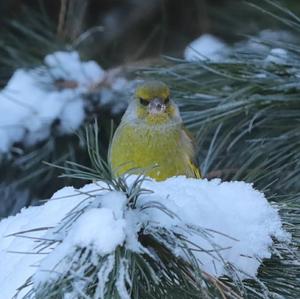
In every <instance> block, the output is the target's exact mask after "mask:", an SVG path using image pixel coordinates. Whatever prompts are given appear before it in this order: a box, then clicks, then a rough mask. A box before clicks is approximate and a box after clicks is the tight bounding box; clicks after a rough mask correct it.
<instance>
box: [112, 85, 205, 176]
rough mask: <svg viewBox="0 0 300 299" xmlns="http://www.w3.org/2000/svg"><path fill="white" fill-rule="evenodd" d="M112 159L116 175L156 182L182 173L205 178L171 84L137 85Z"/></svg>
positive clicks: (118, 130) (114, 142) (114, 136)
mask: <svg viewBox="0 0 300 299" xmlns="http://www.w3.org/2000/svg"><path fill="white" fill-rule="evenodd" d="M108 159H109V162H110V165H111V168H112V170H113V173H114V174H115V175H116V176H121V175H123V174H125V173H128V172H129V173H133V174H141V173H143V174H145V175H147V176H149V177H151V178H153V179H154V180H156V181H163V180H166V179H167V178H170V177H173V176H180V175H182V176H186V177H189V178H201V173H200V169H199V168H198V166H197V163H196V147H195V142H194V140H193V138H192V136H191V135H190V133H189V132H188V131H187V129H186V128H185V127H184V125H183V121H182V118H181V116H180V112H179V109H178V106H177V105H176V104H175V102H174V101H173V100H172V99H171V96H170V89H169V87H168V85H166V84H165V83H164V82H162V81H158V80H150V81H144V82H143V83H141V84H139V85H138V86H137V87H136V90H135V93H134V97H133V99H132V100H131V101H130V103H129V105H128V107H127V109H126V111H125V113H124V115H123V117H122V119H121V122H120V124H119V126H118V127H117V129H116V131H115V133H114V135H113V138H112V141H111V144H110V148H109V154H108Z"/></svg>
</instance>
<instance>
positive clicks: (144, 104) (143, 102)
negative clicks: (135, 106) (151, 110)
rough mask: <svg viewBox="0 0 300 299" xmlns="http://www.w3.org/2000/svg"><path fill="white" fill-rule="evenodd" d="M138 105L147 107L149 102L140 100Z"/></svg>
mask: <svg viewBox="0 0 300 299" xmlns="http://www.w3.org/2000/svg"><path fill="white" fill-rule="evenodd" d="M140 103H141V104H142V105H143V106H148V104H149V101H147V100H144V99H142V98H140Z"/></svg>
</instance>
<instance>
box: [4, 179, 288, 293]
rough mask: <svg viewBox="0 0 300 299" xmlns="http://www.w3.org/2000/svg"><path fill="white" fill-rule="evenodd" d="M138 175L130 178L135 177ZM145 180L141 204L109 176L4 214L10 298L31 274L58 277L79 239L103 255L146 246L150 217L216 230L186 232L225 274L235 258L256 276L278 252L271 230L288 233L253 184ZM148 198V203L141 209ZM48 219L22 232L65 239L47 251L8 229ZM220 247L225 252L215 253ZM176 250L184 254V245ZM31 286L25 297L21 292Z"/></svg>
mask: <svg viewBox="0 0 300 299" xmlns="http://www.w3.org/2000/svg"><path fill="white" fill-rule="evenodd" d="M132 180H133V178H132V177H131V178H129V179H128V184H131V183H132ZM142 187H143V188H145V189H149V190H151V191H152V192H148V193H144V194H143V195H141V197H140V199H139V201H138V203H137V209H135V210H130V209H127V207H126V197H125V195H124V194H123V193H120V192H115V191H108V189H107V186H106V185H105V184H104V183H102V182H97V183H95V184H89V185H86V186H85V187H83V188H81V189H80V190H76V189H74V188H72V187H65V188H63V189H61V190H60V191H58V192H56V193H55V194H54V195H53V197H52V199H51V200H49V201H48V202H46V203H45V204H44V205H42V206H36V207H30V208H26V209H23V210H22V211H21V213H19V214H18V215H16V216H13V217H9V218H7V219H4V220H2V221H1V222H0V239H1V241H0V285H1V286H2V289H1V293H0V298H1V299H2V298H3V299H7V298H11V297H12V296H13V295H14V294H15V292H16V289H17V288H18V287H19V286H20V285H22V284H23V283H24V282H25V281H26V280H27V279H28V277H30V276H31V275H33V277H34V279H33V281H34V285H35V286H37V285H39V284H40V283H44V282H49V281H50V280H51V279H55V278H56V277H57V273H59V272H61V271H64V269H63V267H64V263H61V265H60V266H59V267H58V268H55V271H52V272H51V270H53V269H54V267H55V265H57V264H58V263H59V262H60V261H61V260H62V259H63V258H65V257H67V256H68V255H72V253H73V252H74V250H75V249H76V247H87V248H91V249H92V250H93V251H95V252H97V253H98V254H100V255H104V254H107V253H110V252H113V251H114V249H115V248H116V247H117V246H118V245H125V246H126V247H127V248H128V249H130V250H133V251H136V252H140V249H141V245H140V244H139V242H138V239H137V232H138V231H139V229H140V228H141V226H143V225H144V226H145V225H146V226H147V225H149V229H150V230H151V225H152V226H158V227H162V228H166V229H171V228H172V227H173V228H174V227H179V226H182V225H183V224H184V225H188V226H193V227H195V226H197V227H199V228H201V229H202V230H203V231H205V232H206V233H207V234H209V238H208V239H209V240H208V239H207V238H206V237H204V236H200V235H196V234H186V237H187V238H188V239H189V240H190V241H192V242H194V243H196V244H197V245H198V246H200V247H202V248H205V249H207V250H209V249H211V250H212V252H211V253H212V255H208V254H206V253H204V252H198V253H195V255H196V256H197V258H198V259H199V261H200V263H201V267H202V269H203V270H205V271H207V272H209V273H211V274H213V275H218V276H219V275H222V274H225V273H226V269H227V268H226V266H225V263H227V264H228V263H231V264H232V265H233V266H234V267H235V268H237V269H239V270H240V271H241V273H242V274H241V278H246V277H247V275H249V276H252V277H253V276H254V275H256V273H257V270H258V267H259V266H260V263H261V260H262V259H265V258H270V257H271V246H272V243H273V241H272V238H276V239H278V240H279V241H289V235H288V234H287V233H286V232H285V231H284V230H283V229H282V223H281V220H280V217H279V215H278V211H277V209H276V208H274V207H272V206H271V205H270V204H269V203H268V202H267V200H266V199H265V197H264V195H263V194H262V193H260V192H258V191H257V190H255V189H254V188H253V187H252V185H251V184H247V183H244V182H221V181H220V180H218V179H215V180H211V181H208V180H206V179H203V180H197V179H187V178H185V177H174V178H170V179H168V180H166V181H163V182H156V181H153V180H151V179H149V180H145V181H144V182H143V186H142ZM153 202H158V203H160V204H161V205H163V206H165V207H166V208H167V209H169V210H170V211H172V212H173V213H175V214H177V215H178V216H179V217H177V218H176V217H175V218H172V217H170V216H168V215H167V214H165V213H163V212H162V211H161V210H160V209H157V208H154V207H151V205H150V204H151V203H153ZM147 204H148V207H147V208H143V209H139V208H140V207H145V206H147ZM79 210H82V211H84V213H82V214H80V216H79V217H78V218H77V219H76V220H75V222H74V223H73V225H72V226H71V227H70V228H69V229H68V230H59V233H58V230H57V228H59V227H60V226H62V224H63V223H64V221H65V220H66V219H67V218H68V217H67V218H66V215H67V214H68V215H69V216H70V215H74V211H79ZM61 221H62V222H61ZM45 227H46V228H49V229H48V230H47V231H46V230H39V231H34V232H28V233H24V234H23V236H30V237H42V238H45V239H59V240H61V241H62V242H61V243H59V245H57V246H56V247H55V246H54V248H51V249H49V248H47V249H45V250H44V251H42V252H41V253H47V254H46V255H45V254H29V253H33V252H36V250H37V248H35V247H36V246H37V242H36V240H35V239H29V238H22V237H18V236H8V235H10V234H14V233H18V232H21V231H26V230H31V229H38V228H45ZM51 227H54V228H52V229H51ZM216 249H217V250H218V253H219V254H220V255H218V254H214V251H215V250H216ZM13 251H18V253H15V252H13ZM22 252H24V253H22ZM175 253H176V254H182V252H181V250H180V249H179V248H178V249H177V251H176V252H175ZM214 256H215V257H214ZM222 259H223V261H222ZM65 266H66V265H65ZM119 287H121V286H119ZM29 288H30V287H28V288H27V289H26V290H27V291H28V290H29ZM24 292H25V290H24V291H23V293H21V294H20V296H19V297H18V298H22V294H23V295H24Z"/></svg>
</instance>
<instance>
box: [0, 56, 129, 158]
mask: <svg viewBox="0 0 300 299" xmlns="http://www.w3.org/2000/svg"><path fill="white" fill-rule="evenodd" d="M106 75H107V72H105V71H104V70H103V69H102V68H101V67H100V66H99V65H98V64H97V63H96V62H95V61H87V62H83V61H81V60H80V57H79V54H78V53H77V52H55V53H53V54H50V55H47V56H46V57H45V59H44V65H43V66H39V67H36V68H34V69H30V70H25V69H18V70H16V71H15V73H14V74H13V76H12V77H11V79H10V80H9V82H8V83H7V85H6V87H5V88H4V89H3V90H2V91H0V107H1V108H0V154H3V153H7V152H9V151H10V150H11V147H12V146H13V144H14V143H17V142H21V143H23V144H25V145H34V144H36V143H37V142H39V141H43V140H45V139H47V138H48V137H49V135H50V133H51V132H50V131H51V126H52V124H53V123H54V122H55V121H57V123H58V124H59V125H58V132H59V134H70V133H72V132H74V131H75V130H76V129H78V128H79V126H80V125H81V124H82V122H83V121H84V118H85V103H86V101H85V99H84V96H85V95H86V94H88V93H89V92H92V90H93V88H94V87H95V86H96V85H97V84H99V83H101V82H102V81H104V80H105V79H106ZM62 82H66V83H65V85H64V86H62V85H60V83H61V84H63V83H62ZM126 83H127V80H126V79H124V78H122V77H116V78H112V79H111V85H112V86H111V87H109V86H108V87H107V88H106V89H105V91H104V90H101V89H100V90H98V93H99V104H100V102H101V104H102V102H105V103H107V102H110V103H112V110H113V113H117V112H119V111H120V110H121V109H124V100H122V99H121V100H120V98H121V97H118V101H116V98H115V97H114V96H113V94H114V93H115V92H116V91H124V89H125V88H126V86H127V85H126ZM102 98H103V99H102ZM114 102H115V103H114ZM125 104H126V103H125Z"/></svg>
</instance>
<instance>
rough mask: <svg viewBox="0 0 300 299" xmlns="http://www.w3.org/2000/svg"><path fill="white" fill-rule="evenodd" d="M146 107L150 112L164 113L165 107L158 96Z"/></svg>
mask: <svg viewBox="0 0 300 299" xmlns="http://www.w3.org/2000/svg"><path fill="white" fill-rule="evenodd" d="M148 107H149V112H150V114H159V113H164V112H165V111H166V108H167V107H166V105H165V104H164V102H163V100H162V99H160V98H154V99H153V100H151V101H150V103H149V106H148Z"/></svg>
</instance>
